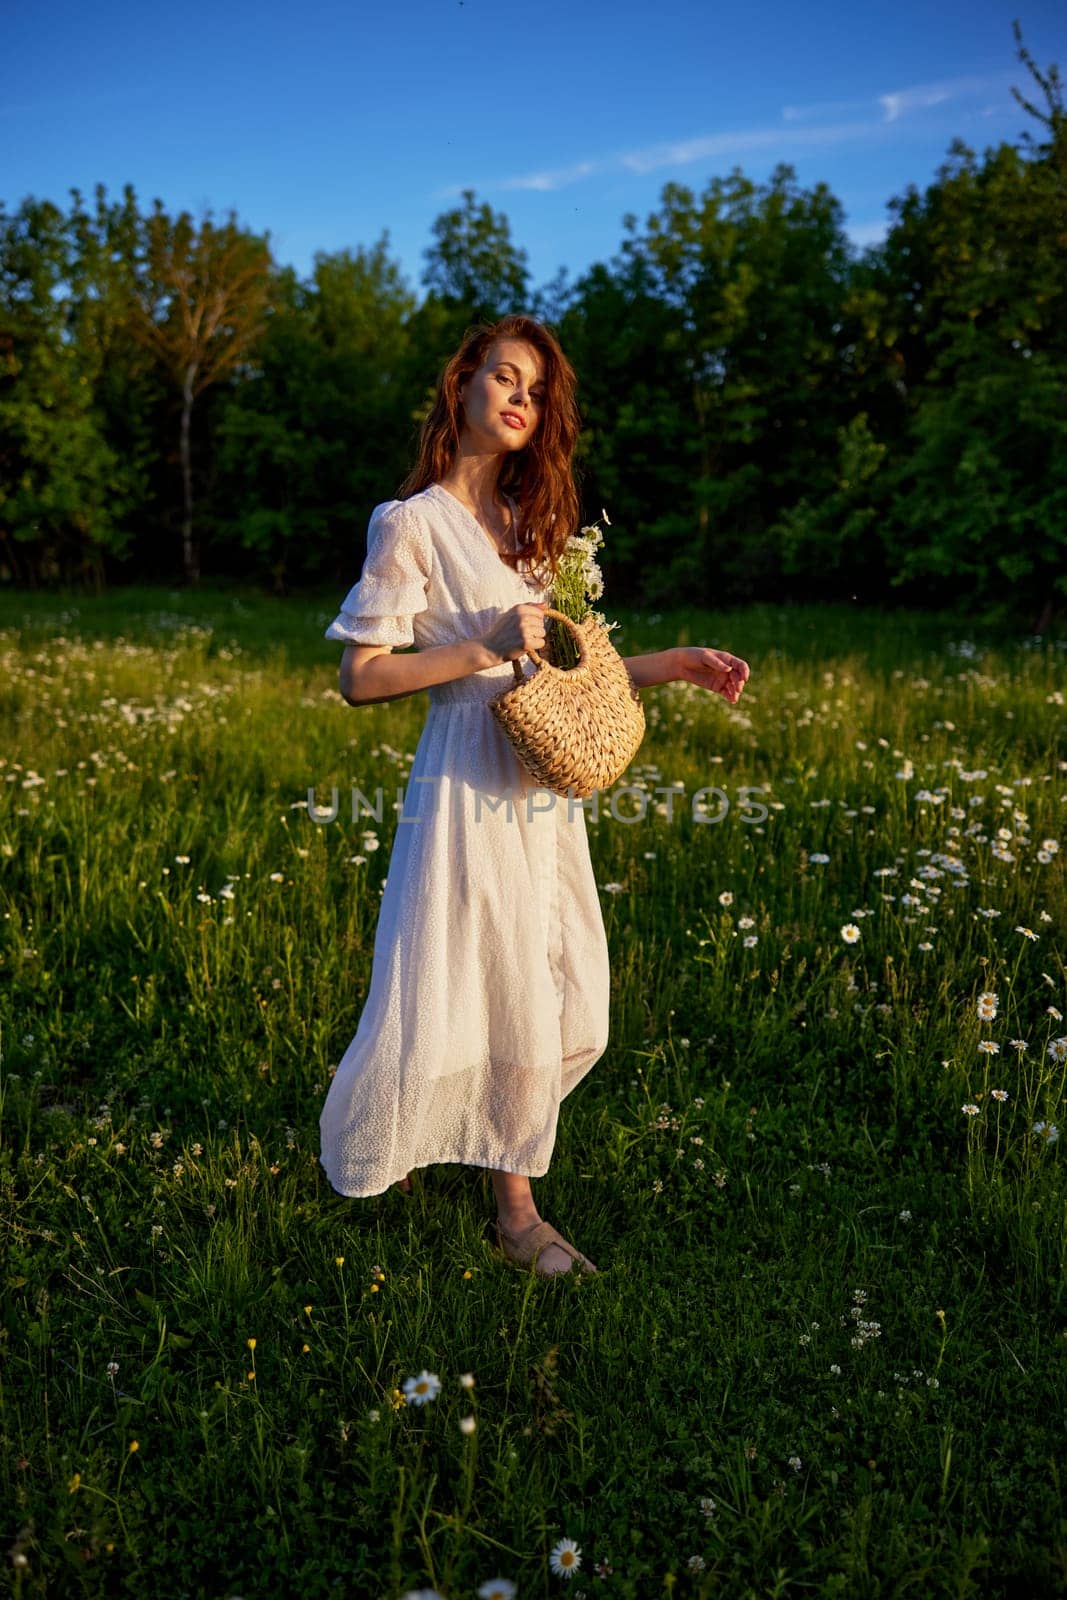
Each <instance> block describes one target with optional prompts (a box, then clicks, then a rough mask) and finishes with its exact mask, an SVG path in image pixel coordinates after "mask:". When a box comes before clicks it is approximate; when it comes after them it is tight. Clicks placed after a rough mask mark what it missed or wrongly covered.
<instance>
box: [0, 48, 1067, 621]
mask: <svg viewBox="0 0 1067 1600" xmlns="http://www.w3.org/2000/svg"><path fill="white" fill-rule="evenodd" d="M1015 36H1016V43H1017V46H1018V50H1017V53H1018V58H1019V60H1020V61H1021V62H1022V63H1023V64H1024V66H1025V67H1026V69H1027V71H1028V73H1029V75H1030V79H1031V83H1032V85H1033V87H1032V88H1031V89H1030V90H1029V91H1028V92H1029V95H1030V96H1031V97H1030V98H1028V97H1027V95H1024V94H1022V93H1021V92H1020V91H1019V90H1018V89H1014V90H1013V94H1014V95H1015V98H1016V100H1017V102H1018V103H1019V105H1020V106H1021V107H1022V108H1023V109H1024V110H1025V111H1026V112H1027V114H1028V115H1029V116H1030V117H1031V119H1032V120H1033V122H1034V123H1035V124H1036V126H1037V130H1038V131H1037V132H1036V133H1034V132H1031V131H1030V130H1029V129H1027V130H1025V131H1024V132H1023V133H1022V134H1021V135H1020V138H1019V140H1018V142H1017V143H1015V144H1012V143H1002V144H1000V145H999V146H998V147H996V148H988V149H987V150H986V151H985V152H984V153H983V154H982V155H981V156H979V155H977V154H976V153H975V152H974V151H973V150H971V149H970V148H969V147H968V146H967V145H966V144H964V143H963V142H962V141H961V140H954V141H953V142H952V144H951V145H950V147H949V151H948V154H947V156H946V159H945V161H944V163H943V165H942V166H941V167H940V169H939V170H938V173H937V175H936V178H935V180H934V181H933V182H932V183H931V184H930V185H929V186H928V187H926V188H925V190H924V191H921V192H920V190H919V189H917V188H916V187H915V186H911V187H909V188H908V189H907V191H906V192H905V193H904V194H903V195H902V196H898V197H896V198H893V199H892V200H890V202H889V211H890V218H891V221H890V224H889V228H888V232H887V235H886V237H885V239H884V241H883V242H882V243H881V244H879V245H876V246H872V247H870V248H868V249H866V250H864V251H862V252H860V251H857V250H855V249H854V248H853V247H852V246H851V245H850V242H849V240H848V236H847V233H846V231H845V226H844V214H843V210H842V207H841V205H840V204H839V202H838V201H837V200H836V199H835V197H834V195H833V194H832V193H831V191H830V190H829V188H828V187H827V186H826V185H825V184H823V183H818V184H816V185H815V186H814V187H811V188H807V189H805V188H803V187H801V186H800V185H799V184H798V182H797V179H796V175H795V172H794V170H793V169H792V168H791V167H790V166H788V165H785V164H780V165H779V166H777V167H776V168H775V170H774V172H773V173H772V174H771V176H770V178H769V179H768V181H767V182H766V183H764V184H757V183H754V182H752V181H751V180H750V179H749V178H747V177H746V176H745V175H744V174H743V173H742V172H741V171H740V170H739V169H736V168H735V169H734V170H733V171H732V172H731V173H730V175H729V176H727V177H721V176H715V177H712V178H711V179H710V181H709V182H708V184H707V186H706V188H705V189H704V191H703V193H701V194H697V193H695V192H694V191H693V190H692V189H690V188H688V187H686V186H685V185H682V184H677V183H668V184H666V185H665V186H664V188H663V190H662V192H661V196H660V200H659V204H658V208H657V209H656V210H655V211H654V212H653V213H652V214H651V215H649V216H648V217H647V218H646V219H645V220H644V222H643V223H642V222H639V221H638V219H637V218H636V217H635V216H633V215H632V214H628V215H626V216H625V217H624V218H623V223H622V226H623V235H624V236H623V239H622V242H621V244H620V247H619V249H618V251H617V253H616V255H615V256H614V258H613V259H612V260H611V261H610V262H608V263H599V262H598V263H596V264H595V265H593V266H592V267H591V268H590V269H589V270H588V271H587V272H585V273H584V274H582V275H581V276H579V277H578V278H577V279H573V280H572V279H571V278H570V276H569V274H568V272H567V270H566V269H565V268H564V269H561V270H560V272H559V273H558V274H557V276H556V277H555V278H554V279H553V280H552V281H551V282H549V283H548V284H546V285H543V286H540V287H536V288H535V287H533V286H532V285H531V283H530V278H529V272H528V269H527V265H526V262H527V257H526V252H525V251H524V250H522V249H521V248H519V247H518V246H517V245H516V244H515V243H514V242H513V240H512V237H511V231H510V228H509V225H508V222H507V219H506V217H504V216H503V215H502V214H500V213H496V212H494V211H493V210H492V209H491V208H490V207H489V206H488V205H486V204H484V203H483V204H478V203H477V200H476V197H475V194H474V192H473V191H471V190H466V191H464V193H463V196H462V203H461V204H460V205H458V206H456V207H455V208H454V209H452V210H449V211H447V212H444V213H443V214H442V215H441V216H440V217H438V218H437V220H436V221H435V223H434V224H433V229H432V243H431V244H430V245H429V247H428V248H427V250H426V252H425V262H426V265H425V271H424V273H423V287H424V289H425V294H424V296H423V298H422V300H421V301H419V300H417V298H416V296H415V295H414V294H413V293H412V291H411V289H410V288H409V286H408V285H407V283H406V281H405V280H404V277H403V275H402V273H401V271H400V269H399V266H398V264H397V263H396V262H395V261H394V260H392V259H391V258H390V252H389V234H388V230H387V229H386V230H384V232H383V234H382V236H381V238H380V239H379V241H378V242H377V243H376V244H374V245H372V246H369V247H363V246H361V247H359V248H356V249H352V250H348V249H346V250H341V251H337V252H332V253H325V252H319V253H318V254H316V256H315V258H314V263H313V267H312V270H311V272H310V274H309V275H307V276H305V277H301V276H300V275H298V274H297V273H296V271H295V270H294V269H293V268H292V267H290V266H286V265H281V264H279V263H277V262H276V261H275V260H274V258H273V254H272V251H271V246H270V236H269V233H268V234H265V235H262V236H260V235H257V234H254V233H252V232H250V231H249V230H247V229H245V228H243V227H242V226H241V225H240V223H239V221H238V219H237V217H236V216H235V215H234V214H233V213H231V214H230V215H229V216H227V217H226V218H224V219H221V220H216V219H215V217H214V216H213V214H211V213H210V212H209V213H208V214H207V215H206V216H204V217H203V218H202V219H201V220H200V221H199V222H195V221H194V220H193V219H192V218H191V217H190V216H189V215H188V214H187V213H184V212H183V213H182V214H181V215H179V216H177V217H171V216H169V215H168V213H167V211H166V209H165V208H164V206H163V204H162V202H161V201H159V200H158V199H157V200H156V201H154V203H153V207H152V209H151V211H149V212H148V213H144V212H142V210H141V208H140V207H139V205H138V201H137V198H136V195H135V193H134V190H133V188H132V186H130V185H127V186H126V187H125V188H124V190H123V193H122V197H121V199H114V198H109V197H108V194H107V191H106V189H105V187H104V186H103V185H97V187H96V189H95V191H94V200H93V203H92V204H91V205H87V204H86V201H85V199H84V197H83V196H82V195H81V194H80V192H79V191H78V190H76V189H72V190H71V191H70V193H71V203H70V205H69V207H67V209H65V210H64V209H61V208H60V207H58V206H57V205H55V204H54V203H52V202H51V201H48V200H38V199H35V198H32V197H31V198H27V199H25V200H23V201H22V203H21V204H20V205H19V206H18V208H17V209H16V210H14V211H11V212H8V210H7V208H6V207H5V206H4V205H3V203H2V202H0V584H4V585H8V586H16V585H28V586H41V585H51V584H54V583H57V582H62V583H75V584H89V585H93V586H95V587H97V588H100V587H102V586H104V585H106V584H114V583H122V582H127V581H139V582H144V581H165V582H174V581H177V580H184V581H185V582H188V583H196V582H197V581H199V579H200V577H201V575H202V574H205V575H210V576H213V577H216V576H217V577H226V578H242V579H250V580H252V581H256V582H259V583H262V584H265V585H267V586H270V587H271V588H273V589H274V590H275V591H277V592H282V593H288V592H292V591H293V590H295V589H298V588H300V587H302V586H306V585H310V584H319V583H329V584H331V585H333V587H334V588H336V587H338V586H339V585H340V586H347V585H348V584H349V583H351V582H352V581H354V577H355V576H356V575H358V571H359V566H360V563H361V561H362V557H363V552H364V548H365V546H364V538H365V532H366V526H367V519H368V516H369V513H370V510H371V509H372V507H373V506H374V505H375V504H376V503H377V502H378V501H381V500H384V499H388V498H391V497H392V496H393V494H394V493H395V488H396V485H397V484H399V482H400V481H401V479H402V478H403V477H404V475H405V473H406V471H407V469H408V465H409V462H410V459H411V456H412V452H413V448H414V441H415V437H416V434H417V431H418V426H419V422H420V421H421V418H422V416H423V415H424V413H425V411H426V409H427V408H428V406H429V403H430V399H431V395H432V388H433V385H432V381H431V378H432V377H433V376H434V375H436V372H437V371H438V369H439V368H440V366H441V364H442V363H443V361H444V360H445V359H446V358H447V356H448V355H449V354H450V352H451V350H452V349H453V348H454V347H455V345H456V343H457V342H458V340H459V338H460V337H461V335H462V334H463V332H464V331H465V329H466V328H467V327H469V326H470V324H471V323H472V322H480V321H485V320H492V319H494V318H496V317H498V316H500V315H502V314H504V313H505V312H508V311H526V312H529V313H531V314H532V315H534V316H538V317H541V318H542V319H543V320H545V321H547V322H548V323H549V324H550V325H551V326H552V327H553V329H554V330H555V331H556V333H557V334H558V336H559V338H560V340H561V342H562V344H563V347H564V349H565V350H566V351H567V353H568V356H569V358H570V360H571V361H572V363H573V365H574V367H575V369H576V371H577V373H578V377H579V384H580V389H579V403H580V408H581V412H582V416H583V421H584V428H583V433H582V436H581V440H580V445H579V454H578V459H577V463H576V465H577V472H578V477H579V481H580V486H581V491H582V498H583V507H584V510H585V515H586V519H587V520H591V519H592V518H593V517H595V516H596V515H598V513H599V511H600V508H601V507H607V508H608V513H609V516H610V518H611V530H610V534H609V536H608V541H607V542H606V545H605V550H604V564H605V570H606V575H607V579H608V597H609V598H610V599H611V600H614V601H616V602H617V603H620V604H625V603H628V602H629V603H633V604H649V605H653V606H662V607H664V608H666V607H669V606H670V605H672V604H677V603H679V602H680V601H682V600H684V601H685V602H687V603H692V604H702V605H723V604H735V603H741V602H744V601H748V600H753V599H764V600H772V601H788V600H811V599H820V598H821V599H851V598H853V597H854V598H855V599H856V600H857V601H859V602H861V603H864V604H879V603H886V604H889V603H893V602H894V601H898V600H899V601H902V602H904V603H907V604H911V605H916V604H918V605H924V604H930V605H936V606H938V607H944V608H950V609H957V608H958V609H959V610H961V611H966V612H967V613H968V614H970V615H974V616H982V617H985V618H987V619H989V620H993V619H1001V620H1010V621H1011V622H1013V623H1017V624H1022V625H1026V626H1029V627H1032V628H1033V629H1035V630H1036V631H1039V632H1043V631H1045V630H1046V629H1047V628H1048V627H1049V625H1050V624H1051V622H1052V619H1053V617H1055V616H1059V615H1062V612H1063V608H1064V603H1065V601H1067V411H1065V405H1064V401H1065V395H1067V130H1065V122H1064V111H1063V96H1062V86H1061V82H1060V78H1059V73H1058V69H1057V68H1056V67H1055V66H1052V67H1050V68H1049V69H1048V70H1047V71H1042V70H1041V69H1040V68H1039V67H1038V66H1037V64H1036V63H1035V62H1034V61H1033V58H1032V57H1031V55H1030V54H1029V52H1028V51H1027V49H1026V47H1025V45H1024V44H1023V42H1022V37H1021V33H1020V31H1019V28H1018V24H1016V25H1015Z"/></svg>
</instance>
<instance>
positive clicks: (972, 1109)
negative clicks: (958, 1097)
mask: <svg viewBox="0 0 1067 1600" xmlns="http://www.w3.org/2000/svg"><path fill="white" fill-rule="evenodd" d="M960 1110H961V1111H964V1112H966V1114H967V1116H969V1117H976V1116H977V1115H978V1107H977V1106H976V1105H975V1104H974V1102H973V1101H971V1100H969V1101H968V1102H967V1104H966V1105H965V1106H960Z"/></svg>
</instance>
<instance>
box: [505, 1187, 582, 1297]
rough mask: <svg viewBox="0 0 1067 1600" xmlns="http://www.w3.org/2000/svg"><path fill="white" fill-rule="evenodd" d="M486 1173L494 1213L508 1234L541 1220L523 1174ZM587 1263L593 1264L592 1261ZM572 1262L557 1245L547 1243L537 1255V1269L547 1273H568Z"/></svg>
mask: <svg viewBox="0 0 1067 1600" xmlns="http://www.w3.org/2000/svg"><path fill="white" fill-rule="evenodd" d="M489 1176H490V1177H491V1178H492V1180H493V1191H494V1193H495V1195H496V1209H497V1216H498V1217H499V1218H500V1221H501V1222H502V1223H503V1225H504V1227H505V1228H506V1229H507V1231H508V1233H521V1231H522V1229H523V1228H528V1227H529V1226H530V1224H531V1223H533V1222H540V1221H541V1213H540V1212H539V1211H538V1209H537V1204H536V1202H535V1200H534V1197H533V1191H532V1190H531V1188H530V1180H529V1178H528V1177H527V1176H526V1174H525V1173H522V1172H500V1171H491V1172H490V1174H489ZM586 1259H587V1260H588V1257H587V1258H586ZM589 1264H590V1266H592V1267H594V1268H595V1267H596V1262H595V1261H592V1262H590V1263H589ZM573 1265H574V1259H573V1257H572V1256H569V1255H568V1254H567V1252H566V1251H565V1250H561V1249H560V1247H559V1245H558V1244H550V1245H549V1246H548V1247H547V1249H545V1250H542V1252H541V1254H540V1255H539V1256H538V1258H537V1271H538V1272H540V1273H543V1274H544V1275H546V1276H548V1275H550V1274H551V1273H554V1272H569V1271H570V1269H571V1267H572V1266H573Z"/></svg>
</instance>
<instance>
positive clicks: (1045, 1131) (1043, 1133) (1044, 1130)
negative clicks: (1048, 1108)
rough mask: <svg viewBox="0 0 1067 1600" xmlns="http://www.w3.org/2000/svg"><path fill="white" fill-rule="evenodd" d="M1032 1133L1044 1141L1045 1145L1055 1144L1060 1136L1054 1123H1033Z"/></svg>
mask: <svg viewBox="0 0 1067 1600" xmlns="http://www.w3.org/2000/svg"><path fill="white" fill-rule="evenodd" d="M1033 1131H1034V1132H1035V1133H1036V1134H1037V1135H1038V1137H1039V1138H1041V1139H1044V1140H1045V1142H1046V1144H1055V1143H1056V1140H1057V1139H1058V1138H1059V1136H1060V1130H1059V1128H1057V1126H1056V1124H1055V1123H1054V1122H1035V1123H1034V1129H1033Z"/></svg>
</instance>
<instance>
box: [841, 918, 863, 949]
mask: <svg viewBox="0 0 1067 1600" xmlns="http://www.w3.org/2000/svg"><path fill="white" fill-rule="evenodd" d="M859 936H860V930H859V929H858V928H857V926H856V924H855V923H854V922H846V923H845V925H844V927H843V928H842V929H841V937H842V939H844V941H845V943H846V944H855V943H856V940H857V939H858V938H859Z"/></svg>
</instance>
